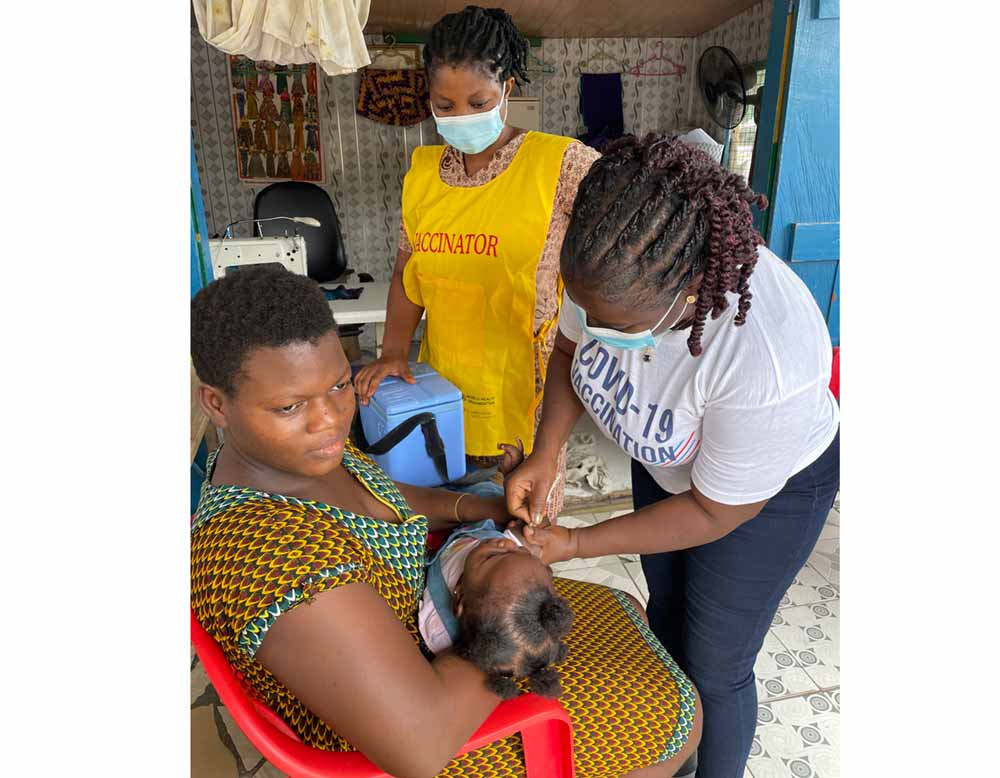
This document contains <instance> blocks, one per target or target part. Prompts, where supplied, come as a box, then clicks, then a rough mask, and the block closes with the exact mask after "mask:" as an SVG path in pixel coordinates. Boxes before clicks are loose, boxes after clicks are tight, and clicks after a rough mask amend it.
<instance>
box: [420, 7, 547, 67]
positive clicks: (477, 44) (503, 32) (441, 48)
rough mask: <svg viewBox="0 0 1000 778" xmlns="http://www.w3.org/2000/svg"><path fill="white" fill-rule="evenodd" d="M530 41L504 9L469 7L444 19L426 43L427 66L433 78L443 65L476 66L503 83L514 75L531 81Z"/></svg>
mask: <svg viewBox="0 0 1000 778" xmlns="http://www.w3.org/2000/svg"><path fill="white" fill-rule="evenodd" d="M528 49H529V44H528V41H527V39H526V38H525V37H524V36H523V35H522V34H521V32H520V30H518V29H517V27H515V26H514V20H513V19H511V18H510V14H509V13H507V12H506V11H504V10H503V9H502V8H480V7H479V6H478V5H467V6H466V7H465V10H463V11H460V12H458V13H452V14H447V15H446V16H443V17H441V19H439V20H438V21H437V22H436V23H435V24H434V26H433V27H431V31H430V34H429V35H428V37H427V43H425V44H424V66H425V67H426V68H427V74H428V76H429V77H430V76H433V73H434V69H435V68H437V67H438V66H439V65H450V66H452V67H458V66H465V65H474V66H477V67H479V68H481V69H482V70H483V71H484V72H485V73H487V75H488V76H489V77H490V78H494V77H495V78H497V79H498V80H499V81H500V83H503V82H504V81H506V80H507V79H508V78H510V77H511V76H514V78H515V79H516V80H517V82H518V83H525V82H528V81H530V80H531V79H529V78H528Z"/></svg>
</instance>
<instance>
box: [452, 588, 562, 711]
mask: <svg viewBox="0 0 1000 778" xmlns="http://www.w3.org/2000/svg"><path fill="white" fill-rule="evenodd" d="M572 625H573V611H572V610H571V609H570V607H569V602H568V601H567V600H565V599H564V598H562V597H560V596H558V595H557V594H555V593H554V592H553V591H552V590H551V589H549V588H547V587H545V586H535V587H533V588H531V589H529V590H528V591H527V592H524V593H518V594H517V595H516V596H511V594H510V592H509V591H497V590H492V591H490V592H488V593H487V594H486V595H485V596H484V597H482V598H479V599H478V600H477V601H476V602H475V603H474V604H473V605H472V607H466V608H465V610H464V611H463V613H462V615H461V617H460V618H459V620H458V626H459V639H458V640H457V641H455V653H456V654H458V655H459V656H460V657H462V658H463V659H466V660H468V661H470V662H472V663H473V664H474V665H476V667H478V668H479V669H480V670H482V671H483V672H484V673H486V685H487V687H489V689H490V690H491V691H493V692H494V693H495V694H497V695H498V696H499V697H500V698H501V699H504V700H509V699H511V698H513V697H516V696H517V694H518V688H517V683H516V679H517V678H527V679H528V682H529V683H530V684H531V690H532V691H533V692H535V693H536V694H539V695H541V696H542V697H558V696H559V695H560V694H561V693H562V685H561V684H560V682H559V673H558V671H556V669H555V668H554V667H552V665H554V664H559V663H560V662H562V661H563V660H564V659H565V658H566V653H567V648H566V644H565V643H564V642H563V638H564V637H565V636H566V635H567V634H568V633H569V630H570V627H571V626H572Z"/></svg>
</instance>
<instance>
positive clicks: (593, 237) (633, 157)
mask: <svg viewBox="0 0 1000 778" xmlns="http://www.w3.org/2000/svg"><path fill="white" fill-rule="evenodd" d="M751 205H757V206H758V207H760V208H766V207H767V198H766V197H764V196H763V195H759V194H756V193H754V192H753V191H751V190H750V189H749V187H748V186H747V184H746V182H745V181H744V180H743V179H742V178H740V177H739V176H737V175H734V174H732V173H729V172H728V171H726V170H724V169H723V168H722V167H720V166H719V165H718V164H716V162H715V161H714V160H712V159H711V157H709V156H708V155H707V154H705V153H704V152H702V151H699V150H697V149H695V148H692V147H691V146H689V145H687V144H685V143H684V142H683V141H681V140H680V139H677V138H667V137H666V136H662V135H656V134H653V133H650V134H649V135H647V136H646V137H645V138H644V139H643V140H641V141H640V140H638V139H636V138H634V137H632V136H629V137H626V138H622V139H620V140H619V141H616V142H615V143H613V144H611V145H610V146H609V147H608V149H607V151H606V152H605V155H604V156H603V157H601V158H600V159H598V160H597V161H596V162H595V163H594V165H593V166H592V167H591V169H590V172H589V173H588V174H587V176H586V177H585V178H584V179H583V181H582V182H581V184H580V188H579V190H578V191H577V194H576V200H575V202H574V204H573V214H572V217H571V218H570V223H569V227H568V229H567V231H566V237H565V240H564V241H563V245H562V254H561V257H560V265H561V270H562V274H563V278H564V279H565V280H566V281H569V282H571V283H576V284H579V285H580V286H581V287H583V288H585V289H587V290H599V292H600V294H601V297H602V298H603V299H605V300H608V301H609V302H616V301H618V300H620V299H622V298H624V297H626V295H628V296H629V298H630V299H629V304H630V305H632V306H634V305H636V303H637V301H638V302H640V303H653V302H659V301H664V300H670V299H672V297H673V296H674V295H675V294H676V293H677V292H678V291H679V290H682V289H684V287H685V286H687V284H689V283H690V282H691V279H692V278H693V277H694V276H695V275H697V274H698V273H704V276H703V277H702V281H701V285H700V287H699V289H698V297H697V302H696V303H695V313H694V323H693V326H692V328H691V334H690V336H689V337H688V341H687V343H688V351H690V353H691V355H692V356H698V355H699V354H701V351H702V346H701V336H702V333H703V331H704V329H705V320H706V318H707V317H708V314H709V312H710V311H711V313H712V318H713V319H717V318H719V316H720V315H721V314H722V312H723V311H725V310H726V309H727V308H728V307H729V302H728V301H727V300H726V294H727V293H736V294H739V296H740V299H739V307H738V309H737V315H736V320H735V325H736V326H737V327H739V326H741V325H742V324H744V323H745V322H746V318H747V312H748V311H749V310H750V300H751V298H752V295H751V294H750V275H751V274H752V273H753V269H754V266H755V265H756V263H757V246H758V245H760V244H762V243H763V242H764V239H763V238H762V237H761V236H760V234H759V233H758V232H757V231H756V229H754V226H753V217H752V214H751V212H750V206H751Z"/></svg>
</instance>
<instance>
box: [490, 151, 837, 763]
mask: <svg viewBox="0 0 1000 778" xmlns="http://www.w3.org/2000/svg"><path fill="white" fill-rule="evenodd" d="M751 204H758V205H760V206H761V207H764V206H766V201H765V199H764V198H763V197H761V196H759V195H755V194H754V193H753V192H751V191H750V190H749V189H748V188H747V186H746V184H745V182H744V181H743V180H742V179H741V178H739V177H738V176H735V175H731V174H729V173H727V172H726V171H724V170H723V169H722V168H720V167H719V166H718V165H717V164H715V163H714V162H713V161H712V160H710V159H709V158H708V157H707V156H706V155H704V154H703V153H701V152H698V151H696V150H694V149H692V148H691V147H689V146H685V145H684V144H683V143H682V142H680V141H677V140H671V139H666V138H663V137H658V136H652V135H651V136H648V137H647V138H646V139H645V140H644V141H642V142H639V141H636V140H634V139H627V140H625V141H623V142H621V143H620V144H618V145H616V146H613V147H612V148H610V149H609V150H608V153H607V154H606V155H605V156H604V157H602V158H601V159H600V160H598V161H597V162H596V163H595V164H594V166H593V167H592V169H591V171H590V172H589V173H588V175H587V177H586V178H585V179H584V180H583V182H582V183H581V185H580V189H579V193H578V195H577V198H576V203H575V206H574V211H573V216H572V219H571V221H570V225H569V229H568V231H567V234H566V238H565V242H564V244H563V248H562V258H561V270H562V274H563V278H564V281H565V284H566V299H565V301H564V306H563V310H562V313H561V315H560V322H559V336H558V338H557V340H556V349H555V351H554V352H553V355H552V359H551V363H550V365H549V373H548V380H547V382H546V386H545V407H544V410H543V413H542V419H541V423H540V426H539V429H538V433H537V437H536V443H535V449H534V451H533V453H532V454H531V456H530V457H528V459H526V460H525V462H524V463H523V464H522V465H521V466H520V467H519V468H518V469H517V470H516V471H514V473H512V474H511V475H510V476H509V478H508V481H507V485H506V492H507V502H508V507H509V509H510V512H511V513H512V514H513V515H517V516H520V517H521V518H523V519H524V520H525V521H527V522H531V521H533V520H534V521H537V520H538V519H537V518H533V517H538V516H539V515H540V514H541V513H542V511H543V507H544V502H545V496H546V494H547V493H548V490H549V486H550V485H551V483H552V482H553V480H554V478H555V475H556V461H557V455H558V452H559V451H560V449H561V448H562V446H563V444H564V443H565V442H566V439H567V438H568V437H569V435H570V432H571V430H572V428H573V425H574V423H575V422H576V420H577V419H578V418H579V416H580V414H581V413H582V412H583V411H584V410H586V412H587V413H589V414H590V415H591V417H592V418H593V419H594V422H595V423H596V424H597V426H598V428H599V429H601V431H602V432H604V434H605V435H607V436H608V437H609V438H611V439H612V440H614V441H615V442H616V443H617V444H618V445H619V446H621V448H622V449H624V450H625V451H626V452H627V453H628V455H629V456H630V457H631V458H632V460H633V461H632V493H633V501H634V505H635V512H634V513H630V514H627V515H624V516H619V517H617V518H614V519H609V520H608V521H605V522H602V523H600V524H597V525H594V526H590V527H582V528H580V529H572V530H569V529H566V528H564V527H558V526H554V527H546V528H541V527H540V528H537V529H534V530H533V529H531V528H530V527H529V528H528V529H527V530H526V536H527V537H529V539H531V540H532V541H533V542H536V543H539V544H540V545H542V546H543V547H544V549H545V552H544V553H545V556H544V559H545V561H548V562H555V561H562V560H565V559H570V558H577V557H595V556H602V555H605V554H624V553H638V554H641V555H642V566H643V570H644V572H645V576H646V581H647V583H648V585H649V604H648V608H647V609H648V613H649V619H650V625H651V627H652V629H653V631H654V632H655V633H656V635H657V637H658V638H659V639H660V641H661V642H662V643H663V645H664V647H665V648H666V649H667V650H668V651H669V652H670V653H671V655H673V656H674V657H675V658H676V659H677V662H678V664H680V666H681V668H682V669H683V670H684V671H685V672H686V673H687V674H688V675H689V676H690V677H691V678H692V680H693V681H694V682H695V685H696V686H697V688H698V689H699V691H700V692H701V696H702V700H703V702H704V716H705V718H704V734H703V736H702V740H701V746H700V748H699V759H698V761H699V765H698V776H699V778H739V777H740V776H742V775H743V770H744V765H745V763H746V759H747V756H748V754H749V750H750V745H751V742H752V739H753V733H754V728H755V725H756V718H757V693H756V689H755V685H754V675H753V665H754V660H755V658H756V656H757V652H758V651H759V650H760V647H761V644H762V643H763V640H764V636H765V634H766V632H767V629H768V627H769V626H770V624H771V619H772V618H773V616H774V613H775V611H776V610H777V607H778V604H779V602H780V599H781V597H782V595H783V593H784V592H785V590H786V589H787V588H788V586H789V584H791V582H792V581H793V580H794V577H795V575H796V573H797V572H798V571H799V570H800V569H801V567H802V565H803V564H804V563H805V561H806V559H807V558H808V556H809V554H810V552H811V551H812V549H813V547H814V545H815V543H816V540H817V539H818V537H819V534H820V530H821V529H822V527H823V523H824V522H825V520H826V517H827V514H828V513H829V511H830V508H831V506H832V504H833V501H834V498H835V496H836V494H837V490H838V488H839V481H840V464H839V459H840V453H839V434H838V430H839V413H838V408H837V402H836V400H835V399H834V397H833V395H832V394H831V393H830V391H829V389H828V385H829V381H830V366H831V359H832V348H831V344H830V338H829V335H828V333H827V329H826V325H825V323H824V321H823V317H822V316H821V314H820V312H819V310H818V308H817V306H816V304H815V302H814V301H813V299H812V297H811V295H810V294H809V291H808V289H807V288H806V287H805V285H804V284H803V283H802V281H801V280H799V278H798V277H797V276H796V275H795V274H794V273H793V272H792V271H791V270H790V269H789V268H788V267H787V266H786V265H785V264H784V263H783V262H782V261H781V260H779V259H778V258H777V257H776V256H775V255H774V254H772V253H771V252H770V251H769V250H768V249H767V248H766V247H764V246H763V245H762V244H763V240H762V239H761V237H760V236H759V234H758V233H757V232H756V230H754V228H753V221H752V215H751V211H750V206H751ZM751 274H752V275H751ZM751 290H752V292H753V294H752V295H751ZM751 298H752V301H753V302H752V308H751Z"/></svg>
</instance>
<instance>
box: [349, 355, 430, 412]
mask: <svg viewBox="0 0 1000 778" xmlns="http://www.w3.org/2000/svg"><path fill="white" fill-rule="evenodd" d="M390 375H393V376H396V377H398V378H402V379H403V380H404V381H406V383H408V384H415V383H416V382H417V380H416V379H415V378H414V377H413V374H412V373H410V363H409V362H408V361H407V359H406V355H405V354H388V353H386V352H385V351H383V352H382V356H380V357H379V358H378V359H376V360H375V361H374V362H372V363H371V364H370V365H365V366H364V367H363V368H361V369H360V370H359V371H358V374H357V375H356V376H355V378H354V388H355V389H357V391H358V399H359V400H360V401H361V404H362V405H368V401H369V400H371V398H372V395H373V394H375V390H376V389H378V387H379V384H381V383H382V380H383V379H384V378H385V377H386V376H390Z"/></svg>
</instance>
